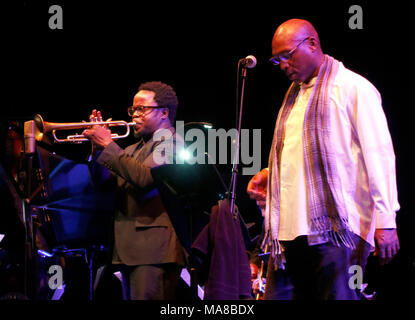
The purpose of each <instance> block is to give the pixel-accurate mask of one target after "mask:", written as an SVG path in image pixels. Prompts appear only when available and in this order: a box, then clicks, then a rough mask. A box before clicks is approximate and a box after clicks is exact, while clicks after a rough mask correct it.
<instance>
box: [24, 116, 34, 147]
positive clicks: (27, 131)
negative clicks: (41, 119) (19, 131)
mask: <svg viewBox="0 0 415 320" xmlns="http://www.w3.org/2000/svg"><path fill="white" fill-rule="evenodd" d="M35 128H36V125H35V121H34V120H30V121H26V122H25V123H24V153H26V154H30V153H35V150H36V138H35Z"/></svg>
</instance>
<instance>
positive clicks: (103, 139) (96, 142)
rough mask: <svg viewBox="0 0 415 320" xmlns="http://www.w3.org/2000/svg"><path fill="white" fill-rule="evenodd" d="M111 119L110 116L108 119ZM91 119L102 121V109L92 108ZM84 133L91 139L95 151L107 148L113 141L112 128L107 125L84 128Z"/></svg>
mask: <svg viewBox="0 0 415 320" xmlns="http://www.w3.org/2000/svg"><path fill="white" fill-rule="evenodd" d="M111 120H112V119H111V118H110V119H108V120H107V121H111ZM89 121H90V122H102V115H101V111H97V110H95V109H94V110H92V113H91V115H90V116H89ZM82 134H83V135H84V136H85V138H87V139H89V140H90V141H91V143H92V150H93V152H94V151H95V149H105V148H106V147H107V146H108V145H109V144H110V143H111V142H112V137H111V130H109V129H108V126H107V125H103V126H102V125H96V126H92V127H91V128H90V129H86V130H84V132H82Z"/></svg>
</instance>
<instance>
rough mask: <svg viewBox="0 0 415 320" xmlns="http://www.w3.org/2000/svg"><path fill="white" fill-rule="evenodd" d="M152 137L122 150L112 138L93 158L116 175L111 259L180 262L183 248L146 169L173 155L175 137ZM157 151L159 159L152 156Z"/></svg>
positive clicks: (131, 263) (137, 263)
mask: <svg viewBox="0 0 415 320" xmlns="http://www.w3.org/2000/svg"><path fill="white" fill-rule="evenodd" d="M170 130H171V131H172V132H173V133H174V129H173V128H170ZM153 138H154V135H153ZM153 138H152V139H150V140H149V141H147V142H146V143H144V141H140V142H138V143H136V144H133V145H131V146H129V147H127V148H126V149H125V150H124V149H122V148H121V147H119V146H118V145H117V144H116V143H115V142H112V143H111V144H110V145H108V146H107V147H106V148H105V149H104V150H103V152H102V153H101V154H100V155H99V157H98V159H97V162H98V163H100V164H101V165H103V166H104V167H106V168H107V169H109V170H110V171H111V173H112V174H113V175H115V176H116V185H117V187H116V199H117V200H116V213H115V219H114V220H115V221H114V237H115V245H114V258H113V260H115V261H114V262H121V263H124V264H126V265H143V264H162V263H177V264H180V265H184V262H185V261H184V254H183V248H182V246H181V245H180V242H179V240H178V237H177V235H176V233H175V231H174V228H173V226H172V223H171V221H170V218H169V216H168V214H167V212H166V209H165V208H164V206H163V203H162V201H161V197H160V195H159V194H158V191H157V189H156V188H155V186H154V182H153V178H152V176H151V172H150V170H151V168H154V167H156V166H158V165H160V161H161V160H162V159H166V160H167V159H169V160H171V159H172V158H173V155H174V144H175V139H176V137H175V134H174V136H173V139H166V140H164V141H154V140H153ZM157 155H158V156H162V158H161V160H160V158H159V159H155V157H157ZM155 160H157V161H155ZM117 260H119V261H117Z"/></svg>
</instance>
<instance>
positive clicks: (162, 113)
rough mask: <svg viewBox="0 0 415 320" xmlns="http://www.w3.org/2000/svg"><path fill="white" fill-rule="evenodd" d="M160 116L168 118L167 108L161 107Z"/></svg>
mask: <svg viewBox="0 0 415 320" xmlns="http://www.w3.org/2000/svg"><path fill="white" fill-rule="evenodd" d="M161 118H162V119H163V120H164V119H168V118H169V108H163V109H162V111H161Z"/></svg>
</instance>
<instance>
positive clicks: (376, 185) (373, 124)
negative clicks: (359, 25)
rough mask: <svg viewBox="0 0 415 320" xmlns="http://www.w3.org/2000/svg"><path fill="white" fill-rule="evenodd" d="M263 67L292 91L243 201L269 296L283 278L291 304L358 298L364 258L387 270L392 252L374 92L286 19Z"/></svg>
mask: <svg viewBox="0 0 415 320" xmlns="http://www.w3.org/2000/svg"><path fill="white" fill-rule="evenodd" d="M270 62H271V63H273V64H274V65H277V66H279V67H280V69H281V70H282V71H283V72H284V73H285V75H286V76H287V77H288V79H289V80H291V81H292V83H291V86H290V88H289V89H288V92H287V94H286V96H285V98H284V101H283V103H282V107H281V108H280V111H279V114H278V117H277V123H276V126H275V132H274V138H273V142H272V146H271V152H270V156H269V166H268V168H266V169H263V170H262V171H260V172H259V173H258V174H256V175H255V176H254V177H253V178H252V179H251V181H250V182H249V184H248V187H247V192H248V194H249V195H250V197H251V199H255V200H256V201H257V204H258V205H259V206H260V207H261V209H262V210H263V214H264V224H265V232H266V235H265V238H264V241H263V247H265V245H266V244H268V245H269V247H270V251H271V257H272V259H270V261H271V263H270V265H269V268H268V274H267V280H268V284H267V289H266V290H267V293H266V297H268V298H273V297H275V296H277V295H276V294H275V291H276V290H278V288H276V286H274V285H273V283H277V282H274V281H273V280H271V279H274V278H275V276H276V272H277V270H279V269H280V270H281V269H284V268H285V270H286V273H287V274H288V275H289V277H290V279H291V281H292V284H293V286H294V298H296V299H308V300H310V299H323V300H328V299H347V300H353V299H358V295H357V292H356V290H355V289H356V288H355V286H353V285H350V283H351V282H350V281H349V280H350V278H351V276H352V275H353V272H350V270H358V269H356V268H361V269H360V270H364V268H365V265H366V261H367V258H368V255H369V253H370V251H371V250H372V251H373V250H375V252H376V254H377V255H379V258H380V263H381V264H384V263H388V262H389V261H391V259H392V258H393V256H394V255H395V254H396V253H397V252H398V250H399V240H398V236H397V232H396V221H395V216H396V212H397V211H398V210H399V203H398V200H397V187H396V170H395V155H394V150H393V145H392V139H391V136H390V133H389V130H388V126H387V121H386V118H385V115H384V112H383V109H382V104H381V97H380V94H379V92H378V91H377V90H376V88H375V87H374V86H373V85H372V84H371V83H370V82H369V81H368V80H366V79H365V78H363V77H362V76H360V75H358V74H356V73H354V72H352V71H351V70H349V69H347V68H346V67H345V66H344V65H343V64H342V63H341V62H339V61H337V60H336V59H334V58H333V57H330V56H329V55H326V54H324V53H323V52H322V49H321V46H320V39H319V36H318V34H317V31H316V30H315V28H314V27H313V26H312V25H311V23H310V22H308V21H305V20H301V19H291V20H288V21H286V22H284V23H283V24H281V25H280V26H279V27H278V28H277V30H276V32H275V34H274V37H273V39H272V58H271V59H270Z"/></svg>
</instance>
